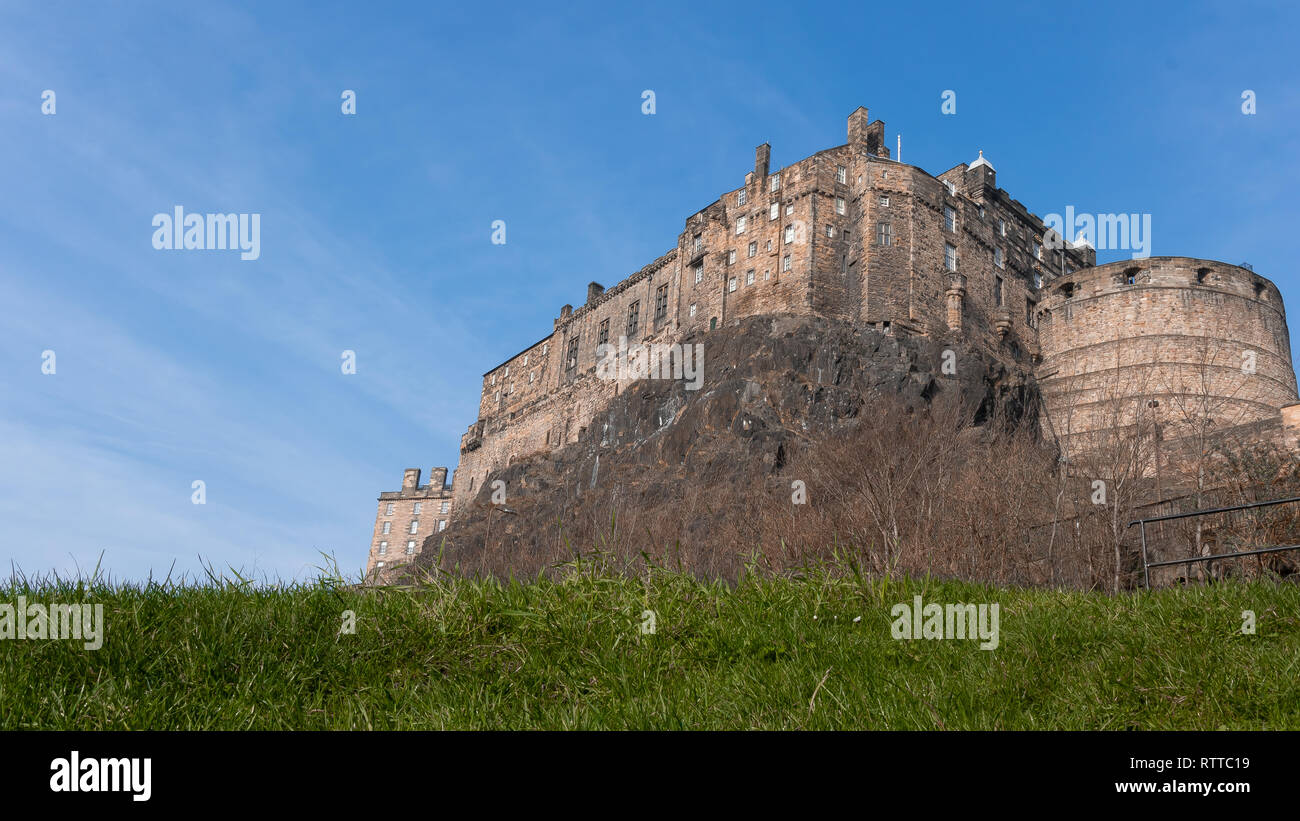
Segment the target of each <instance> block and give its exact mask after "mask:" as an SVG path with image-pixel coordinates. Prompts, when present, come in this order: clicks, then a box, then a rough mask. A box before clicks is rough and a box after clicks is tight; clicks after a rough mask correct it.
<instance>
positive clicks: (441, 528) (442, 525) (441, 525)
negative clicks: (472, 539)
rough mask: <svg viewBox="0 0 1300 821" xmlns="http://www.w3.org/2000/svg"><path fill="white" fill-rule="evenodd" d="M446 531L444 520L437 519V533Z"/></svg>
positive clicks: (445, 521)
mask: <svg viewBox="0 0 1300 821" xmlns="http://www.w3.org/2000/svg"><path fill="white" fill-rule="evenodd" d="M446 529H447V520H446V519H439V520H438V532H439V533H441V532H442V531H444V530H446Z"/></svg>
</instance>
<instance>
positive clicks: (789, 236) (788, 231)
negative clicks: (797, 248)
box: [785, 225, 794, 245]
mask: <svg viewBox="0 0 1300 821" xmlns="http://www.w3.org/2000/svg"><path fill="white" fill-rule="evenodd" d="M793 242H794V226H793V225H787V226H786V227H785V244H786V245H790V244H791V243H793Z"/></svg>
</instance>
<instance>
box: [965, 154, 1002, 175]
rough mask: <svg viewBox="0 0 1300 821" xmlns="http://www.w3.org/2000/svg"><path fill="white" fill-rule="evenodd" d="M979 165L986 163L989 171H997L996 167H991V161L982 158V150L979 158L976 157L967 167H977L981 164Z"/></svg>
mask: <svg viewBox="0 0 1300 821" xmlns="http://www.w3.org/2000/svg"><path fill="white" fill-rule="evenodd" d="M981 165H987V166H988V167H989V170H990V171H997V169H996V168H994V167H993V163H991V162H989V161H988V160H986V159H984V152H983V151H981V152H980V155H979V158H978V159H976V160H975V162H973V163H971V164H970V166H969V167H970V168H975V167H977V166H981Z"/></svg>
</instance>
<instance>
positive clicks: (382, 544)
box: [379, 542, 388, 556]
mask: <svg viewBox="0 0 1300 821" xmlns="http://www.w3.org/2000/svg"><path fill="white" fill-rule="evenodd" d="M387 552H388V542H380V543H379V555H380V556H383V555H384V554H386V553H387Z"/></svg>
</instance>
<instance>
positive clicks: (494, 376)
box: [489, 374, 497, 385]
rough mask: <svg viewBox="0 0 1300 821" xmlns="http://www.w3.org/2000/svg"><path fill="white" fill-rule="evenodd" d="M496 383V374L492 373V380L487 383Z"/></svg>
mask: <svg viewBox="0 0 1300 821" xmlns="http://www.w3.org/2000/svg"><path fill="white" fill-rule="evenodd" d="M496 383H497V375H496V374H492V381H491V382H490V383H489V384H492V385H495V384H496Z"/></svg>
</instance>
